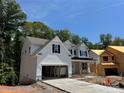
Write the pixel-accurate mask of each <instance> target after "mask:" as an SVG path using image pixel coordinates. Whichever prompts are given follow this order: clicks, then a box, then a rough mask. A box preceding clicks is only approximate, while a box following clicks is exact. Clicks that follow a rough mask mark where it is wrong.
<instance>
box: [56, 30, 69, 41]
mask: <svg viewBox="0 0 124 93" xmlns="http://www.w3.org/2000/svg"><path fill="white" fill-rule="evenodd" d="M56 35H57V36H59V38H60V39H61V40H62V41H63V42H64V41H66V40H70V38H71V33H70V31H69V30H68V29H63V30H59V31H56Z"/></svg>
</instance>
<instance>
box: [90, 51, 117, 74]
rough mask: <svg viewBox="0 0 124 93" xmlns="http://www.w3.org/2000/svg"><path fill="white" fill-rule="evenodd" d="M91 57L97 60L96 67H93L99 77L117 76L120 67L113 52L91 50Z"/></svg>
mask: <svg viewBox="0 0 124 93" xmlns="http://www.w3.org/2000/svg"><path fill="white" fill-rule="evenodd" d="M90 56H91V57H93V58H94V59H96V61H97V62H96V65H92V67H91V68H94V70H92V71H94V72H95V73H96V74H97V75H100V76H105V75H117V74H118V65H117V63H116V62H117V61H116V56H115V54H114V53H112V51H108V50H91V51H90Z"/></svg>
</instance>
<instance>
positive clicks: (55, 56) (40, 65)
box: [20, 36, 72, 82]
mask: <svg viewBox="0 0 124 93" xmlns="http://www.w3.org/2000/svg"><path fill="white" fill-rule="evenodd" d="M71 76H72V63H71V54H70V52H69V51H68V50H67V48H66V47H65V46H64V44H63V43H62V42H61V40H60V39H59V38H58V37H57V36H56V37H55V38H53V39H52V40H47V39H40V38H34V37H26V39H25V41H24V45H23V48H22V53H21V67H20V82H25V81H26V80H28V79H30V80H32V81H36V80H42V79H49V78H60V77H71Z"/></svg>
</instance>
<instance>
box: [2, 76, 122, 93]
mask: <svg viewBox="0 0 124 93" xmlns="http://www.w3.org/2000/svg"><path fill="white" fill-rule="evenodd" d="M106 78H109V79H110V80H111V82H112V83H113V82H114V83H113V87H110V86H104V85H103V83H104V81H105V79H106ZM119 82H121V83H123V82H124V80H123V79H122V77H119V76H108V77H99V76H85V77H80V76H73V78H72V79H71V78H65V79H53V80H45V81H43V82H37V83H34V84H31V85H25V86H24V85H23V86H0V93H93V91H94V93H124V88H120V87H118V86H117V85H118V84H119Z"/></svg>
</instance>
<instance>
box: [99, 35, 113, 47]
mask: <svg viewBox="0 0 124 93" xmlns="http://www.w3.org/2000/svg"><path fill="white" fill-rule="evenodd" d="M100 41H101V44H102V48H106V47H107V46H108V45H111V44H112V35H111V34H101V35H100Z"/></svg>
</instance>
